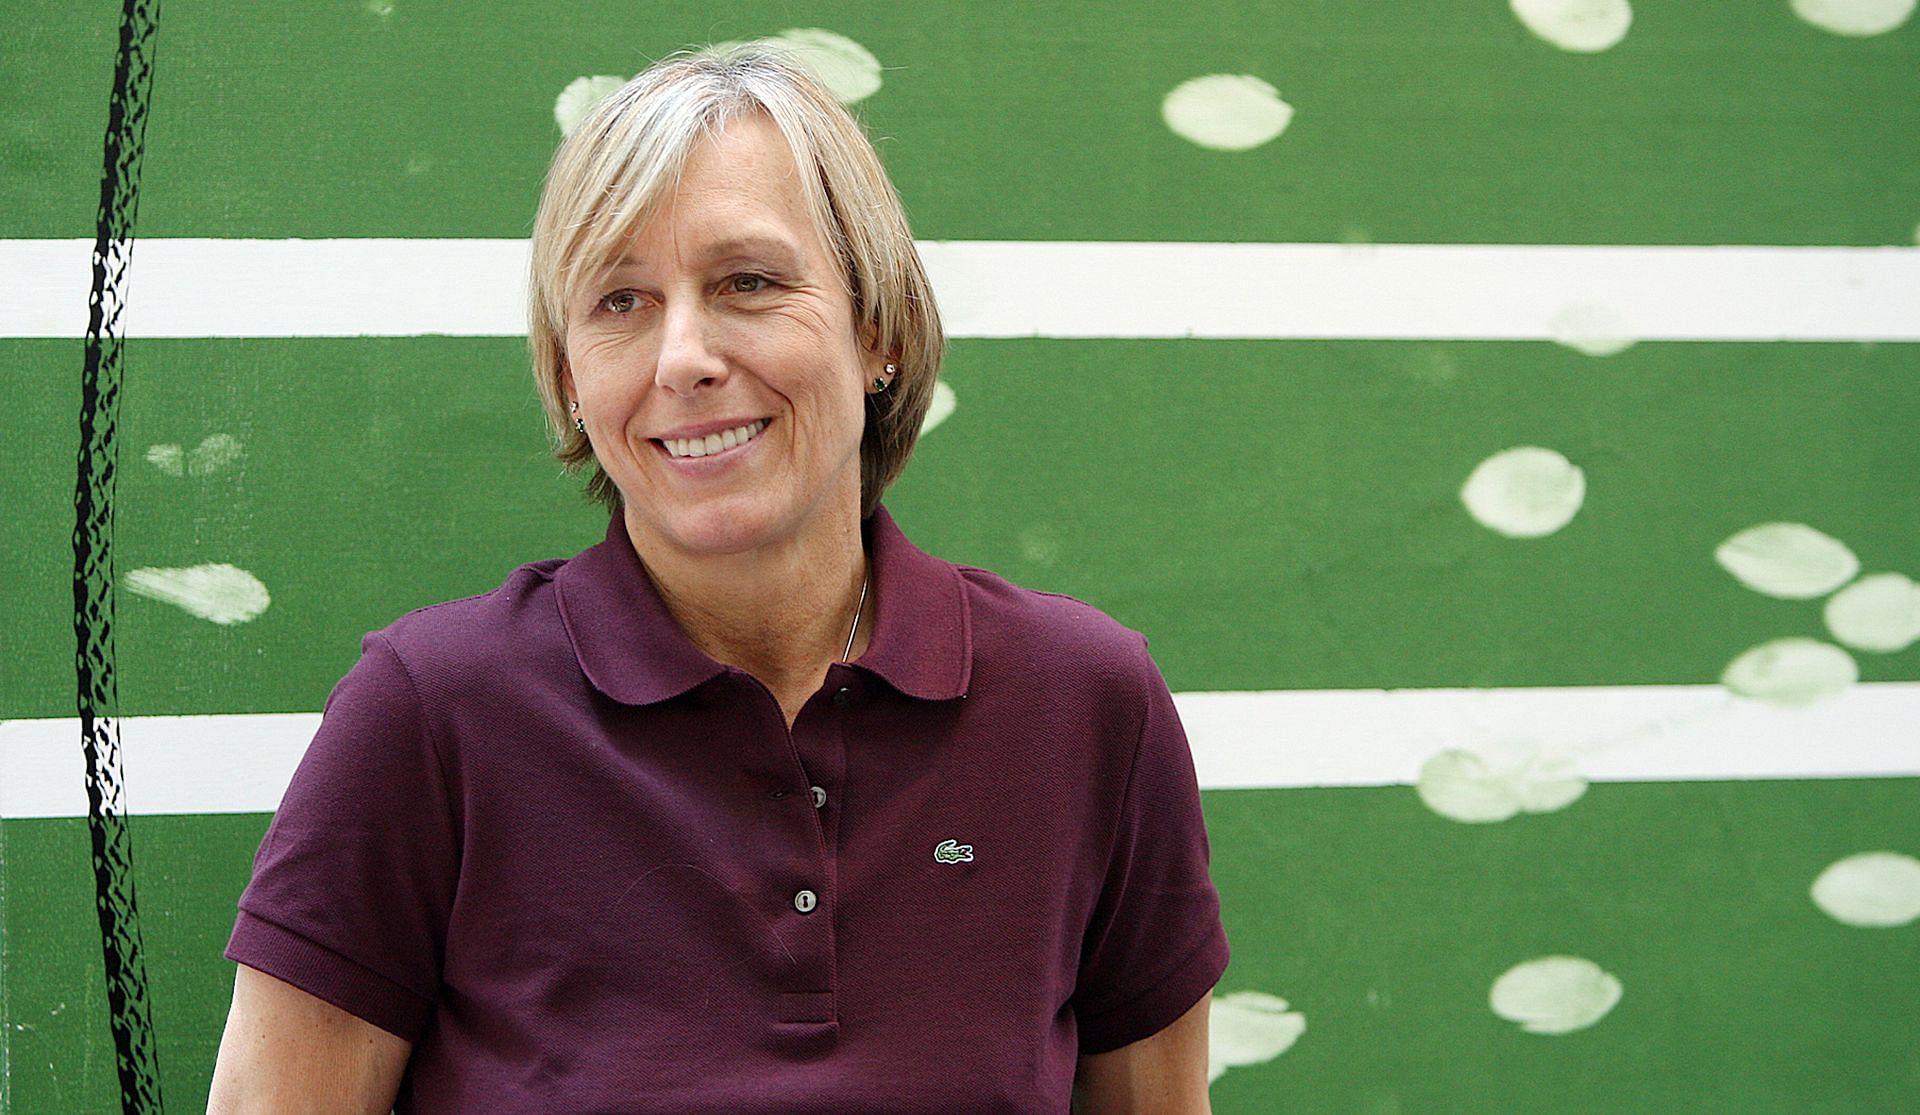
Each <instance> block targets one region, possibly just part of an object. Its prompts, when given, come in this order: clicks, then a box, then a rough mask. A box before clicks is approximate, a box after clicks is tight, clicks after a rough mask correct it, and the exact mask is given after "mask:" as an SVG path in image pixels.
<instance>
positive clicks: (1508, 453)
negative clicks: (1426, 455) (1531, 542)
mask: <svg viewBox="0 0 1920 1115" xmlns="http://www.w3.org/2000/svg"><path fill="white" fill-rule="evenodd" d="M1586 498H1587V477H1586V474H1585V473H1583V472H1581V471H1580V469H1579V468H1578V467H1577V466H1575V465H1574V464H1573V463H1572V462H1571V461H1569V460H1567V459H1566V458H1565V457H1563V456H1561V455H1560V454H1559V453H1556V452H1554V451H1553V450H1551V449H1543V448H1541V447H1539V446H1537V445H1522V446H1516V447H1515V448H1512V449H1504V450H1502V451H1500V452H1498V453H1495V454H1494V455H1493V456H1491V457H1488V458H1487V459H1486V460H1484V461H1481V462H1480V464H1479V465H1477V466H1476V467H1475V468H1474V470H1473V472H1472V473H1471V474H1469V475H1468V477H1467V482H1466V484H1464V485H1463V486H1462V487H1461V489H1460V502H1461V503H1463V504H1465V505H1466V508H1467V513H1468V514H1469V515H1472V516H1473V518H1474V521H1476V522H1478V523H1479V524H1480V525H1481V526H1483V527H1486V528H1487V529H1488V530H1492V531H1497V532H1498V533H1500V534H1504V535H1506V536H1507V537H1509V538H1542V537H1545V536H1546V535H1549V534H1552V533H1553V532H1555V531H1557V530H1559V529H1560V528H1561V527H1564V526H1566V525H1567V524H1568V523H1570V522H1572V521H1573V517H1574V515H1576V514H1578V513H1579V511H1580V506H1581V504H1582V503H1584V502H1585V501H1586Z"/></svg>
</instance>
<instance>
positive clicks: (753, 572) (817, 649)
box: [628, 509, 874, 724]
mask: <svg viewBox="0 0 1920 1115" xmlns="http://www.w3.org/2000/svg"><path fill="white" fill-rule="evenodd" d="M848 519H849V521H848V522H846V523H843V524H834V526H833V527H832V528H830V529H824V530H818V531H811V532H805V533H802V534H800V535H797V536H794V537H793V538H791V539H787V540H784V541H783V542H781V543H779V544H776V545H770V546H765V547H758V548H755V549H753V550H747V551H742V552H739V553H732V554H687V553H684V552H682V551H680V550H678V549H676V548H674V547H672V546H668V545H663V544H659V543H658V542H657V540H653V539H643V537H642V536H641V535H640V534H638V533H635V532H634V530H633V526H634V524H633V521H632V520H631V519H629V520H628V531H629V535H630V536H631V537H632V538H633V539H634V549H635V551H636V552H637V553H638V554H639V556H640V561H641V563H642V564H643V565H645V566H646V568H647V572H648V574H649V575H650V576H651V577H652V578H653V583H654V587H655V588H656V589H658V590H659V592H660V598H661V600H662V601H664V602H665V604H666V606H667V611H668V612H669V613H670V614H671V615H672V616H673V618H674V620H675V621H677V622H678V623H679V624H680V628H681V630H683V631H685V632H686V634H687V637H688V638H689V639H691V640H692V641H693V645H694V646H697V647H699V648H700V650H701V651H702V652H704V653H705V654H706V655H707V656H708V657H709V658H712V659H713V660H714V661H716V662H724V663H726V664H728V665H730V666H737V667H739V668H740V669H742V670H745V671H747V672H748V673H750V674H752V675H753V676H755V677H756V678H759V679H760V681H761V682H762V683H763V684H765V685H766V686H767V688H768V689H770V690H772V692H773V694H774V697H775V698H776V699H778V700H779V702H780V705H781V707H782V709H783V710H784V711H785V712H786V714H787V721H788V723H789V724H791V723H792V722H793V719H794V717H795V715H796V714H797V713H798V712H799V708H800V705H801V704H804V703H805V701H806V699H807V698H808V697H809V696H811V695H812V694H813V693H814V691H816V690H817V689H819V687H820V683H821V681H822V679H823V678H824V677H825V676H826V670H827V667H828V666H829V665H831V664H832V663H833V662H835V661H838V660H839V659H840V657H841V655H842V653H843V652H844V651H845V650H846V647H847V635H848V633H849V631H850V630H853V629H854V609H855V607H856V606H857V604H858V603H859V601H860V598H861V595H862V592H861V589H862V586H863V584H865V579H866V577H867V560H866V553H865V551H864V549H863V548H862V545H861V540H860V521H859V518H858V511H857V509H856V510H855V512H854V514H853V515H852V516H849V517H848ZM865 595H866V598H867V599H866V606H865V608H864V609H863V615H862V616H861V618H860V620H859V625H858V628H857V632H856V638H855V640H854V645H853V650H852V652H851V653H850V654H849V655H848V657H849V658H850V659H851V658H858V657H859V656H860V654H861V653H862V652H863V651H864V650H865V649H866V646H867V644H868V643H869V642H870V641H871V639H872V633H873V618H872V617H873V607H874V605H873V594H872V592H871V591H869V592H867V593H866V594H865Z"/></svg>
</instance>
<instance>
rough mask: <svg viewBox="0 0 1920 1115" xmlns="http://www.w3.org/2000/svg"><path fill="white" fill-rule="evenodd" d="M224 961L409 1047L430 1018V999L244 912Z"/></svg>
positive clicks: (431, 1004) (289, 931)
mask: <svg viewBox="0 0 1920 1115" xmlns="http://www.w3.org/2000/svg"><path fill="white" fill-rule="evenodd" d="M226 956H227V959H228V960H232V961H234V962H236V963H239V964H245V965H246V966H247V967H249V968H253V969H256V970H258V971H261V972H265V973H266V974H267V975H270V976H272V977H274V978H275V979H278V980H281V981H283V982H285V983H289V984H292V985H293V986H295V987H297V988H299V989H300V990H302V991H304V992H306V993H307V994H309V995H312V996H314V997H315V998H317V999H322V1000H324V1001H326V1002H329V1003H332V1004H333V1005H334V1006H336V1007H339V1008H340V1009H341V1010H343V1011H346V1012H347V1013H348V1014H351V1015H354V1016H356V1017H358V1018H361V1019H364V1020H366V1021H368V1022H371V1023H372V1024H374V1025H375V1026H378V1027H380V1028H381V1029H382V1030H385V1031H386V1032H388V1033H390V1034H392V1035H394V1036H395V1037H399V1038H403V1039H405V1040H407V1041H410V1042H417V1041H419V1040H420V1035H421V1034H423V1033H425V1032H426V1028H427V1022H428V1021H429V1020H430V1019H431V1018H432V1017H433V1009H434V1004H433V1002H432V1001H431V1000H430V999H427V998H424V997H422V996H421V995H420V994H419V993H417V992H415V991H412V990H410V989H409V988H406V987H404V986H402V985H400V984H398V983H395V982H393V981H392V980H390V979H388V978H387V977H385V976H383V975H381V974H380V973H378V972H375V971H373V970H372V969H371V968H368V967H366V966H364V965H362V964H360V963H359V962H358V961H355V960H351V959H349V958H347V957H344V956H341V955H340V954H339V953H337V952H334V951H333V950H332V949H330V948H327V947H326V946H325V945H321V944H318V943H316V942H314V941H311V940H309V939H307V938H306V937H303V936H301V935H300V934H299V933H296V932H295V931H293V930H291V929H287V928H285V927H284V926H280V925H275V924H274V923H273V922H270V921H268V920H266V919H265V918H262V917H258V916H256V915H254V914H250V913H248V912H247V911H245V910H242V911H240V918H239V920H238V921H237V922H235V923H234V927H233V937H232V938H231V939H230V940H229V941H228V942H227V952H226Z"/></svg>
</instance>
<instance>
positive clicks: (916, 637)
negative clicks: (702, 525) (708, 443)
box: [553, 507, 973, 705]
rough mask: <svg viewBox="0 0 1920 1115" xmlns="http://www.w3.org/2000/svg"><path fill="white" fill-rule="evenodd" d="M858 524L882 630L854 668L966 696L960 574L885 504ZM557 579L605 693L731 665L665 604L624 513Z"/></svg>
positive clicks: (630, 691)
mask: <svg viewBox="0 0 1920 1115" xmlns="http://www.w3.org/2000/svg"><path fill="white" fill-rule="evenodd" d="M861 526H862V529H863V532H864V533H865V534H866V541H867V553H868V555H869V556H870V558H871V568H872V572H873V586H872V590H871V591H872V592H873V594H874V611H875V612H876V613H877V616H878V627H876V628H875V629H874V632H873V638H872V640H871V642H870V643H869V644H868V647H867V651H866V653H865V654H863V655H861V657H860V660H859V661H858V662H856V663H854V666H855V668H857V669H864V670H866V671H868V672H870V673H872V674H875V675H878V676H879V677H880V678H882V679H884V680H885V681H886V682H887V683H888V684H889V685H891V686H893V687H894V688H895V689H898V690H899V691H901V692H902V693H905V694H907V695H909V696H912V697H919V698H921V699H923V700H933V701H938V700H948V699H951V698H954V697H959V696H961V695H963V694H965V693H966V691H967V682H968V678H969V676H970V674H971V672H972V663H973V645H972V630H971V623H970V616H969V612H968V607H967V599H966V592H965V585H964V584H963V582H962V581H961V578H960V574H959V572H958V571H957V570H956V569H954V567H953V566H951V565H949V564H947V563H946V562H944V561H941V560H940V559H939V558H936V557H934V556H932V555H931V554H928V553H926V552H924V551H922V550H921V549H919V548H918V547H916V546H915V545H914V544H913V543H911V542H909V541H907V537H906V535H904V534H902V533H901V531H900V528H899V527H898V526H896V525H895V524H894V521H893V517H892V516H891V515H889V514H887V511H886V509H885V508H884V507H882V508H877V509H875V511H874V513H873V514H872V516H870V517H869V518H868V519H867V521H866V522H864V523H862V524H861ZM553 583H554V588H555V592H556V595H557V596H558V600H559V607H560V620H561V623H562V624H563V625H564V626H565V627H566V631H567V637H568V638H569V639H570V640H571V641H572V643H573V652H574V656H575V657H576V658H578V659H579V662H580V669H581V671H582V672H584V673H585V674H586V675H587V680H588V681H591V682H592V683H593V686H594V688H596V689H598V690H600V692H602V693H604V694H606V695H607V696H608V697H611V698H613V699H614V700H616V701H619V702H621V703H622V704H628V705H648V704H653V703H654V702H656V701H664V700H666V699H667V698H669V697H676V696H679V695H680V694H682V693H685V692H686V691H687V690H689V689H692V688H693V687H695V686H697V685H699V684H701V683H703V682H705V681H708V680H709V679H711V678H713V677H714V676H716V675H718V674H720V673H722V672H724V671H725V670H726V667H725V666H723V665H721V664H720V663H718V662H715V661H714V660H713V659H712V658H709V657H708V656H707V655H706V654H705V653H704V652H703V651H701V650H700V648H698V647H696V646H694V645H693V641H692V640H690V639H688V638H687V636H686V633H685V632H683V631H681V630H680V625H679V624H678V623H677V622H675V620H674V618H673V615H672V614H671V613H670V612H668V611H667V606H666V603H665V602H664V601H663V600H661V598H660V592H659V590H658V589H656V588H655V587H654V584H653V578H652V577H650V576H648V574H647V571H646V568H645V566H643V565H641V563H640V557H639V555H638V554H636V553H635V552H634V549H633V542H632V540H631V539H630V538H629V537H628V535H627V524H626V520H625V517H624V516H622V515H620V514H619V513H618V512H616V513H615V514H614V515H613V516H612V517H611V519H610V520H609V522H608V523H607V537H606V539H605V541H602V542H601V543H599V544H598V545H595V546H590V547H588V548H587V549H586V550H584V551H582V552H581V553H580V554H579V555H578V556H576V557H574V558H573V559H572V560H571V561H568V562H567V563H566V564H565V565H563V566H561V567H560V569H559V571H558V572H557V573H555V574H554V579H553Z"/></svg>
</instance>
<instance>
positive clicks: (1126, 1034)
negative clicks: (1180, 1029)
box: [1077, 923, 1228, 1055]
mask: <svg viewBox="0 0 1920 1115" xmlns="http://www.w3.org/2000/svg"><path fill="white" fill-rule="evenodd" d="M1227 956H1228V953H1227V931H1226V928H1225V927H1224V926H1222V925H1219V924H1217V923H1216V924H1215V926H1214V928H1213V932H1212V933H1211V934H1209V935H1208V937H1207V939H1206V940H1204V941H1202V942H1201V943H1200V947H1198V948H1196V949H1194V950H1193V952H1192V953H1190V954H1188V956H1187V958H1186V960H1185V961H1183V962H1182V963H1181V964H1179V965H1178V966H1177V967H1175V968H1174V969H1173V970H1172V971H1170V972H1168V973H1167V974H1166V975H1165V976H1163V977H1161V979H1160V981H1159V982H1158V983H1156V984H1154V985H1153V986H1152V987H1149V988H1147V990H1145V991H1143V992H1141V993H1140V994H1138V995H1135V996H1134V997H1133V998H1131V999H1125V1000H1122V1001H1120V1002H1118V1003H1115V1004H1113V1005H1112V1006H1108V1007H1103V1008H1102V1009H1100V1010H1099V1011H1097V1012H1094V1013H1088V1012H1086V1011H1082V1012H1080V1013H1079V1016H1078V1019H1077V1021H1078V1024H1079V1029H1080V1052H1081V1053H1082V1054H1083V1055H1084V1054H1090V1053H1110V1052H1112V1051H1113V1050H1116V1049H1119V1048H1121V1047H1122V1046H1128V1045H1132V1044H1133V1043H1134V1042H1136V1041H1139V1040H1141V1039H1142V1038H1150V1037H1152V1036H1153V1035H1155V1034H1157V1033H1159V1032H1160V1031H1162V1030H1164V1029H1166V1028H1167V1027H1168V1026H1171V1025H1173V1024H1174V1023H1175V1022H1177V1021H1179V1019H1180V1016H1181V1015H1183V1014H1185V1013H1187V1011H1188V1010H1190V1009H1192V1007H1193V1005H1194V1004H1195V1003H1197V1002H1199V1001H1200V997H1201V996H1202V995H1205V994H1206V993H1207V992H1208V991H1211V990H1212V989H1213V987H1214V985H1215V984H1218V983H1219V982H1220V977H1221V975H1222V974H1223V973H1225V972H1226V970H1227Z"/></svg>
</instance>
